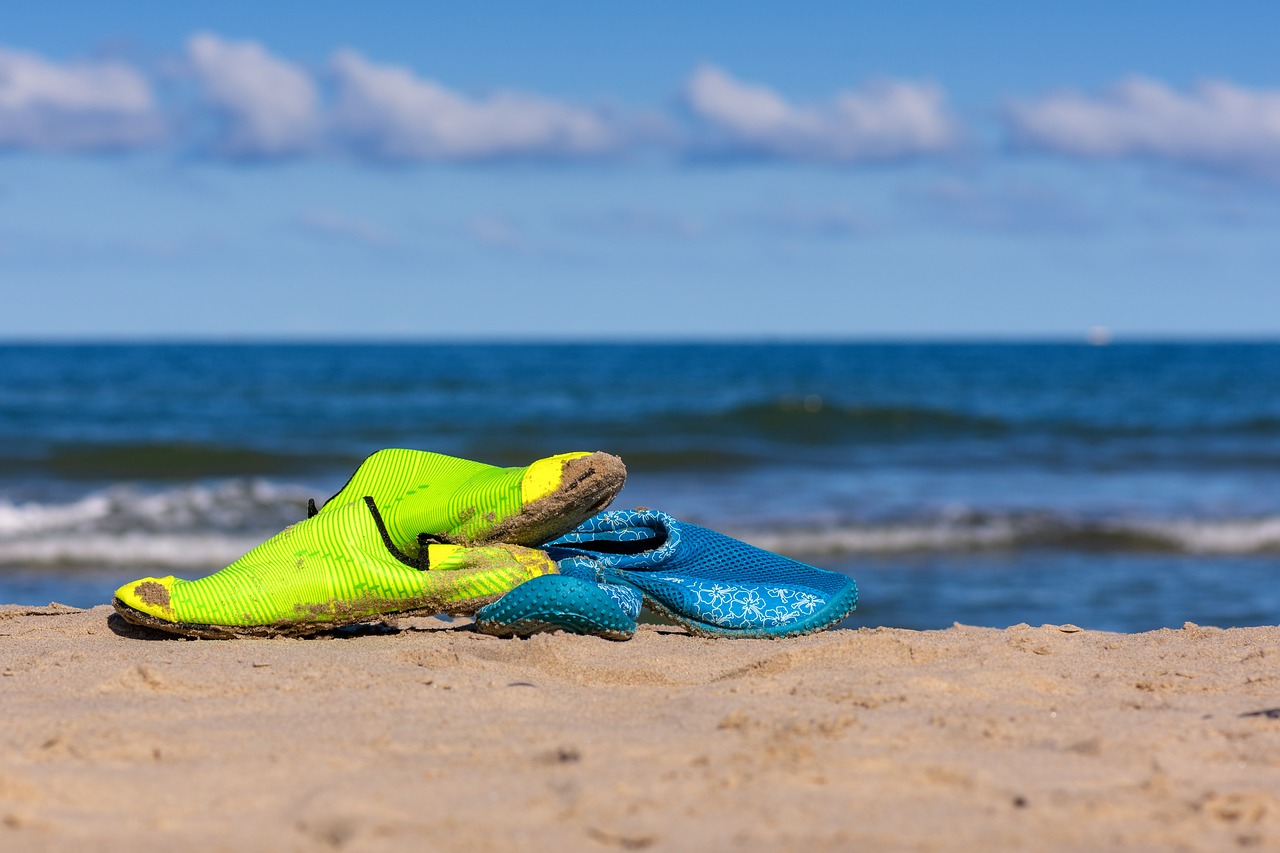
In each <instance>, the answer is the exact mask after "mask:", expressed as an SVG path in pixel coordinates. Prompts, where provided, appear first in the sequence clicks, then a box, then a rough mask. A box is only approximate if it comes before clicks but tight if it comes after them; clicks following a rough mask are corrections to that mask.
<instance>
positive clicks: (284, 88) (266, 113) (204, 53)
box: [187, 33, 320, 157]
mask: <svg viewBox="0 0 1280 853" xmlns="http://www.w3.org/2000/svg"><path fill="white" fill-rule="evenodd" d="M187 57H188V60H189V61H190V63H191V67H192V69H193V70H194V71H195V74H196V76H197V77H198V78H199V80H200V83H201V85H202V87H203V88H204V91H205V96H206V97H207V98H208V99H209V101H210V102H211V103H212V104H213V105H214V106H215V107H216V108H217V109H218V110H219V111H221V112H222V113H223V114H224V116H225V117H226V119H227V128H226V134H225V136H224V138H223V139H222V140H221V142H220V146H219V147H220V148H221V149H222V151H223V153H226V154H229V155H232V156H242V157H272V156H280V155H286V154H294V153H298V152H301V151H304V150H306V149H307V148H309V147H310V146H311V145H312V144H314V143H315V141H316V131H317V130H318V129H319V124H320V114H319V109H320V96H319V93H318V92H317V90H316V85H315V83H314V82H313V81H312V79H311V77H310V76H309V75H308V74H307V72H306V71H304V70H303V69H301V68H299V67H298V66H296V65H293V64H292V63H289V62H286V61H285V60H283V59H281V58H279V57H277V56H273V55H272V54H270V53H268V52H267V50H266V49H265V48H263V47H262V45H260V44H257V43H256V42H252V41H227V40H225V39H222V38H219V37H218V36H215V35H212V34H210V33H200V34H198V35H195V36H192V37H191V38H190V39H189V40H188V41H187Z"/></svg>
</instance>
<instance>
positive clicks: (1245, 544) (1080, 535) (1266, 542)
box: [738, 513, 1280, 558]
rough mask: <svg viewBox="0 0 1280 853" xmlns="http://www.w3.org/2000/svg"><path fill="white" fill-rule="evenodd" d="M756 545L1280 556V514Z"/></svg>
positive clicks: (882, 533)
mask: <svg viewBox="0 0 1280 853" xmlns="http://www.w3.org/2000/svg"><path fill="white" fill-rule="evenodd" d="M738 535H739V536H741V538H743V539H744V540H746V541H748V542H751V543H752V544H754V545H756V546H758V547H761V548H765V549H768V550H770V551H777V552H778V553H782V554H789V555H792V556H797V557H809V558H813V557H821V556H840V555H857V554H901V553H910V552H922V551H924V552H927V551H933V552H946V551H981V550H999V549H1005V550H1021V549H1029V548H1057V549H1066V550H1079V551H1129V552H1150V553H1178V554H1193V555H1206V556H1210V555H1215V554H1217V555H1228V554H1266V553H1280V515H1273V516H1261V517H1251V518H1220V519H1189V518H1181V519H1178V518H1175V519H1140V518H1139V519H1123V520H1105V521H1091V520H1079V519H1073V518H1070V517H1065V516H1058V515H1051V514H1041V513H1030V514H1018V515H1004V516H992V517H984V516H979V517H977V518H975V519H971V520H960V521H955V520H945V519H944V520H932V521H920V522H903V523H895V524H884V525H866V524H856V523H855V524H845V525H839V526H832V527H827V528H819V529H813V530H802V529H796V528H791V529H779V530H767V529H766V530H743V531H738Z"/></svg>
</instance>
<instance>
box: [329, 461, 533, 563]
mask: <svg viewBox="0 0 1280 853" xmlns="http://www.w3.org/2000/svg"><path fill="white" fill-rule="evenodd" d="M526 470H527V468H498V467H496V466H494V465H486V464H484V463H482V462H472V461H470V460H468V459H457V458H455V457H452V456H445V455H443V454H440V453H429V452H427V451H424V450H403V449H390V450H379V451H378V452H377V453H374V454H373V455H372V456H370V457H369V458H368V459H366V460H365V461H364V462H363V463H362V464H361V465H360V467H359V468H358V469H356V472H355V474H353V475H352V476H351V479H350V480H349V481H348V482H347V484H346V485H345V486H343V487H342V489H341V490H339V492H338V493H337V494H336V495H334V496H333V497H332V498H330V499H329V500H328V501H327V502H326V503H325V505H324V507H323V508H321V510H320V513H321V514H324V513H325V512H327V511H329V510H330V509H331V508H336V507H341V506H343V505H345V504H347V503H350V502H351V501H354V500H359V499H360V498H363V497H364V496H365V495H369V496H371V497H372V498H373V499H374V503H375V504H377V506H378V511H379V512H381V513H382V518H383V521H384V522H385V523H386V526H387V533H388V534H389V535H390V536H391V541H392V542H393V543H394V544H395V546H396V547H397V548H399V549H400V550H402V551H405V552H406V553H408V554H411V555H412V554H416V553H417V552H418V544H417V540H418V534H419V533H438V534H443V535H447V536H456V537H460V538H463V539H474V538H479V537H480V536H481V534H482V533H483V532H484V531H486V530H488V529H489V528H491V527H493V526H494V525H495V524H497V523H498V522H501V521H503V520H505V519H507V518H509V517H511V516H513V515H515V514H516V513H518V512H520V510H521V508H522V500H521V493H520V482H521V480H522V479H523V477H524V473H525V471H526Z"/></svg>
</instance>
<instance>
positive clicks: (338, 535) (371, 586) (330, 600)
mask: <svg viewBox="0 0 1280 853" xmlns="http://www.w3.org/2000/svg"><path fill="white" fill-rule="evenodd" d="M424 551H425V553H423V554H419V555H418V557H416V558H413V557H409V556H408V555H406V554H405V553H404V552H403V551H402V550H401V549H400V548H398V547H396V546H395V544H394V543H393V542H392V540H391V537H390V535H389V533H388V529H387V527H386V526H385V525H384V524H383V520H382V518H381V516H380V514H379V512H378V509H377V507H376V505H375V503H374V501H373V499H372V498H369V497H365V498H364V499H363V500H355V501H350V502H348V503H346V504H343V505H341V506H330V507H326V511H325V512H323V513H321V514H319V515H316V516H314V517H313V518H309V519H307V520H306V521H303V522H299V523H298V524H295V525H293V526H292V527H289V528H287V529H285V530H284V531H282V532H280V533H278V534H276V535H275V536H273V537H272V538H270V539H268V540H267V541H266V542H264V543H262V544H261V545H259V546H258V547H257V548H254V549H253V550H252V551H250V552H249V553H247V554H245V555H244V556H243V557H241V558H240V559H238V560H236V561H235V562H234V563H232V564H231V565H229V566H227V567H226V568H224V569H222V570H221V571H219V572H217V573H215V574H212V575H210V576H209V577H206V578H202V579H200V580H196V581H184V580H179V579H177V578H174V577H172V576H169V577H163V578H143V579H141V580H137V581H134V582H133V583H127V584H125V585H124V586H122V587H120V588H119V589H118V590H116V594H115V600H114V602H113V604H114V605H115V608H116V612H117V613H119V614H120V615H121V616H122V617H124V618H125V619H127V620H128V621H130V622H133V623H135V624H138V625H145V626H147V627H150V628H158V629H160V630H162V631H169V632H171V633H174V634H183V635H186V636H192V637H207V638H211V639H220V638H227V637H272V636H298V635H302V634H310V633H314V632H316V631H323V630H326V629H329V628H335V627H339V626H342V625H351V624H356V623H360V622H369V621H374V620H376V619H377V618H378V617H380V616H386V615H391V614H399V615H434V614H439V613H449V614H455V615H458V614H470V613H474V612H475V611H476V610H477V609H479V608H480V607H482V606H484V605H485V604H488V603H489V602H491V601H496V600H497V599H498V598H500V597H501V596H502V595H503V594H504V593H506V592H507V591H508V590H510V589H512V588H514V587H516V586H518V585H520V584H521V583H523V582H524V581H526V580H529V579H530V578H534V577H538V576H539V575H544V574H551V573H554V572H555V571H556V564H555V563H554V562H553V561H552V560H551V558H550V557H548V556H547V555H546V554H545V553H543V552H542V551H538V550H534V549H531V548H523V547H520V546H517V545H507V544H495V545H488V546H483V547H474V548H473V547H463V546H460V545H452V544H430V545H427V546H425V548H424Z"/></svg>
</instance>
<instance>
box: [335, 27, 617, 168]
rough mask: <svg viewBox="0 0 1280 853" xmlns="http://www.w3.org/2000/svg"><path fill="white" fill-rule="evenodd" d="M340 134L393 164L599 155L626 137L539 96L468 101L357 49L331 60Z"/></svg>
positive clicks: (361, 149)
mask: <svg viewBox="0 0 1280 853" xmlns="http://www.w3.org/2000/svg"><path fill="white" fill-rule="evenodd" d="M332 67H333V73H334V77H335V79H336V81H337V86H338V94H337V104H336V106H335V109H334V114H333V126H334V129H335V131H336V132H337V133H338V134H339V135H340V136H342V137H343V138H345V139H346V140H348V141H349V142H350V143H352V144H353V145H354V146H355V147H356V150H357V151H358V152H360V153H364V154H368V155H371V156H374V157H379V158H386V159H394V160H467V159H483V158H491V157H501V156H540V157H558V156H582V155H598V154H602V153H606V152H609V151H612V150H614V149H615V148H617V147H618V146H619V145H620V144H621V142H622V139H621V137H620V134H619V133H617V132H616V131H615V130H614V128H612V127H611V126H610V124H609V122H608V121H606V120H605V118H604V117H602V116H601V115H599V114H597V113H595V112H593V111H590V110H585V109H582V108H579V107H574V106H571V105H568V104H564V103H561V102H558V101H554V100H550V99H546V98H541V97H538V96H536V95H527V94H519V93H512V92H504V93H499V94H496V95H493V96H492V97H489V98H487V99H484V100H475V99H470V98H467V97H465V96H463V95H461V94H459V93H457V92H454V91H452V90H450V89H448V88H446V87H444V86H442V85H440V84H439V83H436V82H434V81H431V80H424V79H422V78H420V77H417V76H416V75H414V73H413V72H412V71H410V70H408V69H407V68H401V67H397V66H392V65H375V64H374V63H372V62H369V61H368V60H367V59H365V58H364V57H363V56H361V55H360V54H358V53H355V52H354V51H350V50H344V51H340V52H339V53H338V54H337V55H336V56H335V57H334V59H333V64H332Z"/></svg>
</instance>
